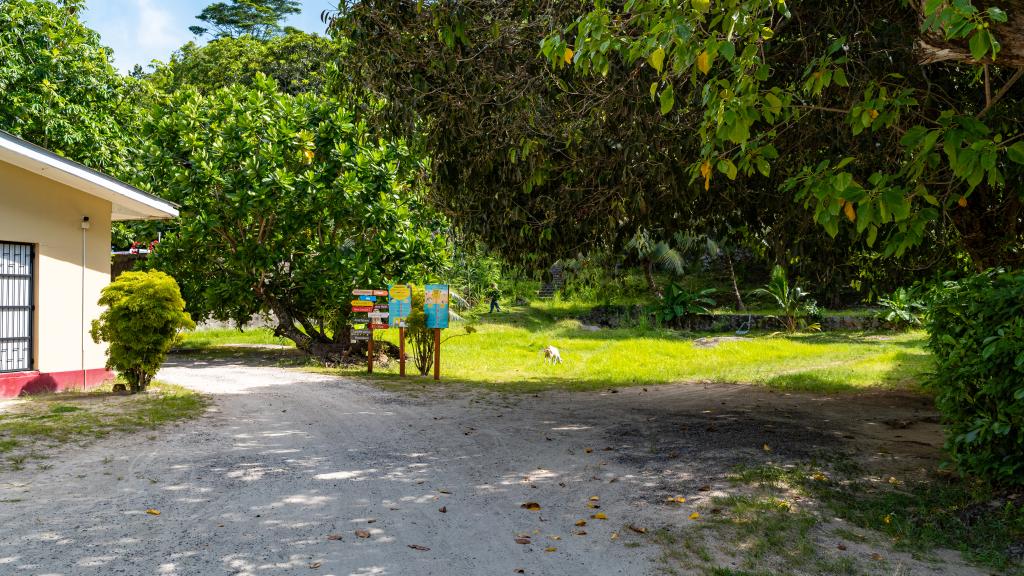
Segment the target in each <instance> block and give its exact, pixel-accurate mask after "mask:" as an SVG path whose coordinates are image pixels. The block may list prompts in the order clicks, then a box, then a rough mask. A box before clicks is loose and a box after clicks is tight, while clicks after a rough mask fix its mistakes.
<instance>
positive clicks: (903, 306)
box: [878, 288, 926, 330]
mask: <svg viewBox="0 0 1024 576" xmlns="http://www.w3.org/2000/svg"><path fill="white" fill-rule="evenodd" d="M878 304H879V306H881V307H882V310H881V311H880V312H879V316H880V317H881V318H882V319H883V320H885V321H886V322H888V323H890V324H892V325H893V326H895V327H896V328H899V329H901V330H905V329H907V328H910V327H911V326H920V325H921V315H922V314H923V313H924V312H925V310H926V307H925V305H924V302H922V301H921V300H920V299H919V298H917V297H915V296H914V294H913V292H911V291H910V290H907V289H906V288H897V289H896V290H894V291H893V293H892V294H890V295H889V297H888V298H879V299H878Z"/></svg>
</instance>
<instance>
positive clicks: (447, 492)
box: [438, 490, 451, 494]
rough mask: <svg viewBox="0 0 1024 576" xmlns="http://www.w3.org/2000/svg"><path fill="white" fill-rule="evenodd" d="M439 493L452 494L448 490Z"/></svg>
mask: <svg viewBox="0 0 1024 576" xmlns="http://www.w3.org/2000/svg"><path fill="white" fill-rule="evenodd" d="M438 492H440V493H441V494H451V492H449V491H447V490H438Z"/></svg>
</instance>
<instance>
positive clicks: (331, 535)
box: [327, 534, 343, 540]
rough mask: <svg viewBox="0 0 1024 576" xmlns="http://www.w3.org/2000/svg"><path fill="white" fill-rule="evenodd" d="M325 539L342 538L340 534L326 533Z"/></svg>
mask: <svg viewBox="0 0 1024 576" xmlns="http://www.w3.org/2000/svg"><path fill="white" fill-rule="evenodd" d="M327 539H328V540H342V539H343V538H342V537H341V534H328V535H327Z"/></svg>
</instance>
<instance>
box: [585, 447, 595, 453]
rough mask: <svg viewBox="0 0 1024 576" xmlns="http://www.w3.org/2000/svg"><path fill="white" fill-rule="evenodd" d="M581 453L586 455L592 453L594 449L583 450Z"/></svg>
mask: <svg viewBox="0 0 1024 576" xmlns="http://www.w3.org/2000/svg"><path fill="white" fill-rule="evenodd" d="M583 451H584V452H586V453H587V454H590V453H591V452H593V451H594V449H593V448H584V449H583Z"/></svg>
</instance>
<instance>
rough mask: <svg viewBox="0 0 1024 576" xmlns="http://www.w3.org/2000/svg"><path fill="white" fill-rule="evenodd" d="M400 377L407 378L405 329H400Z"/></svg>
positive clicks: (400, 327)
mask: <svg viewBox="0 0 1024 576" xmlns="http://www.w3.org/2000/svg"><path fill="white" fill-rule="evenodd" d="M398 375H399V376H405V328H404V327H402V326H399V327H398Z"/></svg>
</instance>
